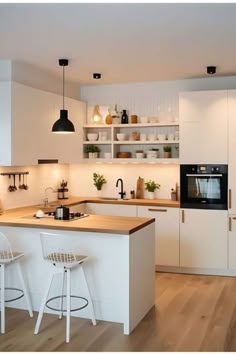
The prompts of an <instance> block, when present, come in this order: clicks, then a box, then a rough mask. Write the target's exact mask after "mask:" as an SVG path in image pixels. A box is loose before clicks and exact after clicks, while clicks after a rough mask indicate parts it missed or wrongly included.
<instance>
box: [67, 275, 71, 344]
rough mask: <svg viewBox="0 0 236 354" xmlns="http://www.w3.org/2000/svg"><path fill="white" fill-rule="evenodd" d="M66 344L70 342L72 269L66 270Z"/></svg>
mask: <svg viewBox="0 0 236 354" xmlns="http://www.w3.org/2000/svg"><path fill="white" fill-rule="evenodd" d="M66 273H67V277H66V343H69V341H70V291H71V286H70V269H67V270H66Z"/></svg>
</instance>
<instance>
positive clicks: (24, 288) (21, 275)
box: [16, 263, 33, 317]
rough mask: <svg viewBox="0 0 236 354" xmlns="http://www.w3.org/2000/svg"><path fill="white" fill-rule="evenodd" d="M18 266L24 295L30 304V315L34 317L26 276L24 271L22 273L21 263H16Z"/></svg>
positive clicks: (28, 304)
mask: <svg viewBox="0 0 236 354" xmlns="http://www.w3.org/2000/svg"><path fill="white" fill-rule="evenodd" d="M16 266H17V269H18V273H19V277H20V280H21V284H22V290H23V292H24V295H25V300H26V304H27V306H28V311H29V315H30V317H33V312H32V307H31V303H30V297H29V293H28V289H27V287H26V286H25V281H24V277H23V273H22V270H21V266H20V263H16Z"/></svg>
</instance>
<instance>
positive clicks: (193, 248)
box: [180, 209, 228, 269]
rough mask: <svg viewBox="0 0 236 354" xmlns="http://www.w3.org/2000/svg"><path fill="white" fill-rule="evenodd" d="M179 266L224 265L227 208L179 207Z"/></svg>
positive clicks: (219, 266)
mask: <svg viewBox="0 0 236 354" xmlns="http://www.w3.org/2000/svg"><path fill="white" fill-rule="evenodd" d="M180 214H181V215H180V266H181V267H191V268H212V269H227V232H228V231H227V230H228V212H227V210H200V209H180Z"/></svg>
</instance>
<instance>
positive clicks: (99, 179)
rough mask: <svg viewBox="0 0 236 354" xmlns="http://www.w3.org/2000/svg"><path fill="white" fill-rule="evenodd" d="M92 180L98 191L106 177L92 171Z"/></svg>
mask: <svg viewBox="0 0 236 354" xmlns="http://www.w3.org/2000/svg"><path fill="white" fill-rule="evenodd" d="M93 182H94V183H93V184H94V186H95V187H96V188H97V190H98V191H100V190H101V189H102V186H103V185H104V184H105V183H107V181H106V178H105V177H104V176H103V175H100V174H99V173H96V172H94V173H93Z"/></svg>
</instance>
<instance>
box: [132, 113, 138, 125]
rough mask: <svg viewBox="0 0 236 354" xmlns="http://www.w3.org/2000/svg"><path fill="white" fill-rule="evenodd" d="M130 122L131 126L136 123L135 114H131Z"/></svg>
mask: <svg viewBox="0 0 236 354" xmlns="http://www.w3.org/2000/svg"><path fill="white" fill-rule="evenodd" d="M130 121H131V123H132V124H136V123H138V116H137V115H136V114H132V115H131V116H130Z"/></svg>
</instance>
